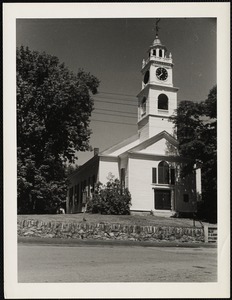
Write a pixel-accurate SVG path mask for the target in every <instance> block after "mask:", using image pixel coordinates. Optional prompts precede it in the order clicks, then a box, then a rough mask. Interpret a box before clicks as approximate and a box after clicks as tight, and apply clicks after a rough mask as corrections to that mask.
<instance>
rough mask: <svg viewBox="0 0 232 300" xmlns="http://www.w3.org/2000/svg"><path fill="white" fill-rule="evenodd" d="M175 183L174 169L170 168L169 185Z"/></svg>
mask: <svg viewBox="0 0 232 300" xmlns="http://www.w3.org/2000/svg"><path fill="white" fill-rule="evenodd" d="M175 181H176V174H175V169H174V168H171V184H175Z"/></svg>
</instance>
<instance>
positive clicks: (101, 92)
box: [98, 91, 136, 97]
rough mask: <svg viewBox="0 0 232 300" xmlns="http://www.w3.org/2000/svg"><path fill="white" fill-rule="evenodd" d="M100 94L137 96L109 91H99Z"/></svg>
mask: <svg viewBox="0 0 232 300" xmlns="http://www.w3.org/2000/svg"><path fill="white" fill-rule="evenodd" d="M98 94H110V95H120V96H127V97H136V96H135V95H131V94H130V95H129V94H120V93H112V92H111V93H108V92H103V91H99V92H98Z"/></svg>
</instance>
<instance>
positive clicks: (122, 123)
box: [91, 119, 136, 126]
mask: <svg viewBox="0 0 232 300" xmlns="http://www.w3.org/2000/svg"><path fill="white" fill-rule="evenodd" d="M91 121H94V122H103V123H114V124H121V125H131V126H136V124H131V123H124V122H112V121H102V120H95V119H91Z"/></svg>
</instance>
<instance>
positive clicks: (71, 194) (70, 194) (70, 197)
mask: <svg viewBox="0 0 232 300" xmlns="http://www.w3.org/2000/svg"><path fill="white" fill-rule="evenodd" d="M72 201H73V187H71V188H70V189H69V207H72Z"/></svg>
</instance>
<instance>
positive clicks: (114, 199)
mask: <svg viewBox="0 0 232 300" xmlns="http://www.w3.org/2000/svg"><path fill="white" fill-rule="evenodd" d="M130 205H131V195H130V192H129V191H128V189H127V188H124V187H122V186H121V183H120V181H119V180H118V179H114V178H113V177H110V178H109V181H108V182H107V183H106V184H105V185H103V184H102V183H98V184H97V185H96V187H95V189H94V193H93V197H92V199H91V201H90V202H89V203H88V211H89V212H91V213H101V214H106V215H129V214H130Z"/></svg>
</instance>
